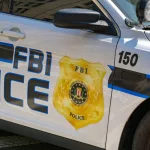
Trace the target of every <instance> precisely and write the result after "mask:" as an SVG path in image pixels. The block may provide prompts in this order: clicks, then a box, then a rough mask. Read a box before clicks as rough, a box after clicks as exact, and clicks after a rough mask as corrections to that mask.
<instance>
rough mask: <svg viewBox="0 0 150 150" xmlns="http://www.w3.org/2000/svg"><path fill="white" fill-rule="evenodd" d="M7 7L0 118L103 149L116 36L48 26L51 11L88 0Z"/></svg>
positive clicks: (29, 1)
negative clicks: (8, 11)
mask: <svg viewBox="0 0 150 150" xmlns="http://www.w3.org/2000/svg"><path fill="white" fill-rule="evenodd" d="M12 4H13V6H9V7H8V8H10V9H9V10H10V12H11V13H9V14H6V13H0V31H1V34H0V47H1V49H0V51H1V52H0V53H1V55H0V57H1V58H0V66H1V67H0V68H1V105H0V108H1V109H0V118H1V119H5V120H7V121H11V122H14V123H17V124H20V125H23V126H27V127H31V128H34V129H38V130H42V131H45V132H48V133H51V134H54V135H58V136H62V137H66V138H68V139H73V140H75V141H79V142H82V143H86V144H90V145H94V146H96V147H101V148H104V147H105V142H106V133H107V124H108V116H109V107H110V101H111V89H109V88H108V79H109V76H110V74H111V69H110V68H111V66H114V58H115V50H116V45H117V41H118V36H114V35H111V33H110V35H107V34H101V33H93V32H91V31H86V30H73V29H61V28H57V27H55V26H54V25H53V23H52V19H53V16H54V13H55V12H56V11H57V10H59V9H63V8H75V7H76V8H87V9H92V8H93V4H94V2H93V1H91V0H83V1H78V0H72V1H70V0H57V1H50V0H43V1H38V0H14V2H13V3H12ZM7 5H8V4H7ZM3 7H4V5H3ZM112 25H113V24H112Z"/></svg>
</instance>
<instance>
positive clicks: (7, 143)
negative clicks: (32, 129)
mask: <svg viewBox="0 0 150 150" xmlns="http://www.w3.org/2000/svg"><path fill="white" fill-rule="evenodd" d="M0 150H66V149H64V148H61V147H57V146H54V145H50V144H47V143H42V142H40V141H36V140H33V139H30V138H27V137H23V136H19V135H16V134H13V133H10V132H5V131H1V130H0Z"/></svg>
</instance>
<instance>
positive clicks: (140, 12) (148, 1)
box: [136, 0, 150, 23]
mask: <svg viewBox="0 0 150 150" xmlns="http://www.w3.org/2000/svg"><path fill="white" fill-rule="evenodd" d="M136 14H137V17H138V19H139V22H140V23H142V22H145V21H147V22H149V21H150V0H140V2H139V3H138V4H137V7H136Z"/></svg>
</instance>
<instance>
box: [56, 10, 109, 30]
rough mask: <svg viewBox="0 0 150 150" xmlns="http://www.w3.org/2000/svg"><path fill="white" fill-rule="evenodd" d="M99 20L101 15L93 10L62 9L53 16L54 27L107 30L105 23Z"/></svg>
mask: <svg viewBox="0 0 150 150" xmlns="http://www.w3.org/2000/svg"><path fill="white" fill-rule="evenodd" d="M100 18H101V14H100V13H99V12H96V11H93V10H88V9H79V8H70V9H62V10H59V11H57V12H56V14H55V15H54V25H55V26H57V27H60V28H69V29H87V30H92V31H101V30H102V31H104V30H107V29H108V24H107V22H106V21H104V20H103V21H102V20H101V21H100Z"/></svg>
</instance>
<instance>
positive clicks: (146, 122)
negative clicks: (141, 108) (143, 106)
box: [132, 111, 150, 150]
mask: <svg viewBox="0 0 150 150" xmlns="http://www.w3.org/2000/svg"><path fill="white" fill-rule="evenodd" d="M132 150H150V111H149V112H148V113H147V114H146V115H145V116H144V118H143V119H142V120H141V122H140V124H139V126H138V127H137V129H136V133H135V135H134V139H133V146H132Z"/></svg>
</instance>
